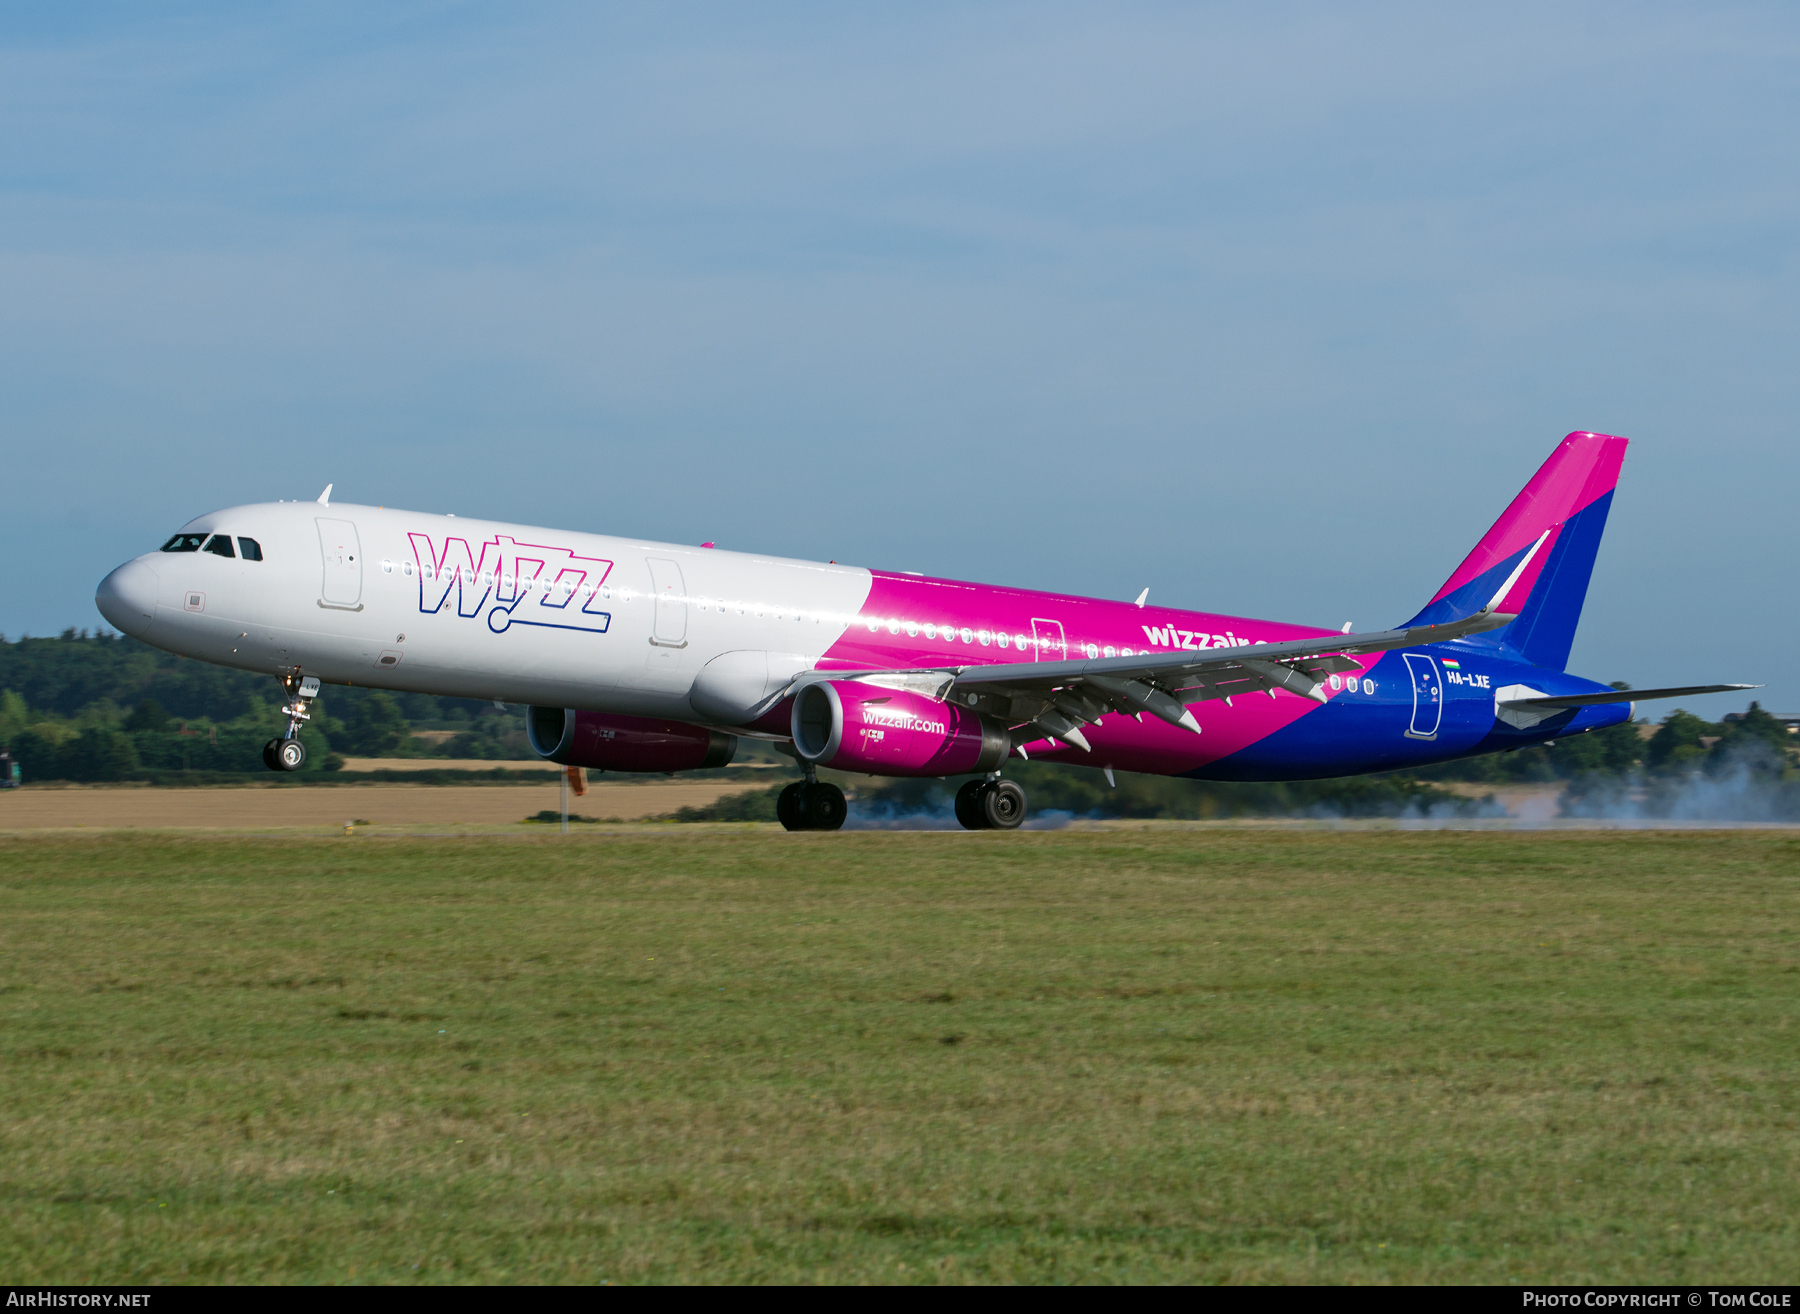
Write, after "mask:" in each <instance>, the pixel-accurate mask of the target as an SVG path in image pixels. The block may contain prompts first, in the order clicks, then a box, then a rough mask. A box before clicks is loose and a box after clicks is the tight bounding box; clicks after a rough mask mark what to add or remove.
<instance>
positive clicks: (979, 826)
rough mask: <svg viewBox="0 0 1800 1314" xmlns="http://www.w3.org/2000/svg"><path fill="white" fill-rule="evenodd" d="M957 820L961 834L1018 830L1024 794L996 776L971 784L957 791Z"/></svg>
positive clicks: (1013, 783) (1016, 783)
mask: <svg viewBox="0 0 1800 1314" xmlns="http://www.w3.org/2000/svg"><path fill="white" fill-rule="evenodd" d="M956 819H957V820H958V821H960V822H961V823H962V826H963V829H964V830H1017V829H1018V827H1019V823H1020V822H1022V821H1024V820H1025V791H1024V790H1023V789H1021V788H1020V787H1019V784H1018V782H1017V781H1014V780H1002V779H1000V778H999V777H998V776H990V777H988V778H987V779H986V780H971V781H969V782H968V783H966V784H965V785H963V787H962V788H961V789H959V790H957V791H956Z"/></svg>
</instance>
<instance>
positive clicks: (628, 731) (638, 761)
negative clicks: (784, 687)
mask: <svg viewBox="0 0 1800 1314" xmlns="http://www.w3.org/2000/svg"><path fill="white" fill-rule="evenodd" d="M525 737H526V738H527V739H529V740H530V741H531V749H532V751H533V752H534V753H536V754H537V755H538V756H539V757H541V758H545V759H547V760H549V761H551V762H557V763H560V764H561V765H563V766H578V767H593V768H596V769H598V770H601V771H655V772H659V773H661V772H669V771H695V770H698V769H700V768H702V767H722V766H725V765H726V764H728V763H729V762H730V761H731V759H732V758H733V757H735V756H736V755H737V742H738V741H737V736H736V735H725V734H720V733H719V732H718V731H717V730H703V729H701V728H700V727H699V726H697V725H686V724H684V723H683V722H680V721H665V720H662V719H661V718H659V717H652V716H615V715H613V714H612V713H610V712H581V711H577V710H576V709H575V708H573V707H527V708H526V709H525Z"/></svg>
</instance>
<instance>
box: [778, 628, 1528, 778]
mask: <svg viewBox="0 0 1800 1314" xmlns="http://www.w3.org/2000/svg"><path fill="white" fill-rule="evenodd" d="M1501 596H1504V593H1502V594H1501ZM1512 619H1513V617H1512V615H1511V614H1509V613H1507V612H1496V611H1494V610H1492V606H1491V604H1490V606H1489V607H1486V608H1483V609H1482V610H1481V611H1479V612H1477V613H1475V614H1474V615H1473V616H1466V617H1464V618H1463V619H1461V620H1456V621H1448V622H1446V623H1444V624H1442V625H1416V626H1413V627H1411V628H1409V629H1404V630H1382V631H1380V632H1378V633H1372V634H1333V635H1327V636H1325V637H1323V638H1317V639H1296V640H1292V641H1290V642H1287V643H1257V644H1245V645H1241V646H1239V647H1235V648H1207V649H1202V650H1198V651H1195V652H1192V653H1189V652H1188V651H1186V650H1183V651H1181V652H1161V653H1136V654H1133V655H1132V656H1130V657H1095V658H1089V659H1086V660H1076V661H1060V662H1009V663H1003V664H999V665H992V666H955V667H940V668H936V669H923V670H886V671H808V672H806V673H805V674H803V675H801V676H800V677H798V678H797V679H796V680H795V682H794V684H793V685H791V686H789V690H791V689H794V688H798V687H799V686H800V685H803V684H811V683H815V682H817V681H820V680H861V681H863V682H864V683H868V684H875V685H880V686H883V687H890V688H896V689H909V690H912V691H914V692H917V693H923V694H927V695H929V696H931V697H934V698H941V699H944V700H945V701H947V702H953V703H957V704H959V705H961V706H963V707H967V708H970V709H971V710H973V711H976V712H979V713H981V714H983V715H985V716H992V717H994V718H996V719H997V720H1002V721H1005V722H1006V723H1007V725H1009V726H1014V727H1029V728H1030V729H1032V730H1035V731H1037V732H1038V733H1036V734H1034V735H1032V736H1030V738H1050V737H1054V738H1057V739H1062V740H1066V741H1067V742H1069V743H1071V744H1074V745H1076V746H1077V747H1079V748H1082V749H1087V747H1088V742H1087V739H1086V737H1085V736H1084V735H1083V734H1082V732H1081V727H1082V726H1083V725H1085V724H1091V723H1093V722H1095V721H1097V720H1099V719H1100V718H1101V717H1102V716H1104V715H1105V714H1106V713H1108V712H1115V711H1116V712H1123V713H1125V714H1127V715H1132V716H1138V715H1141V714H1142V713H1144V712H1149V713H1150V714H1151V715H1152V716H1156V717H1160V718H1161V719H1162V720H1164V721H1167V722H1169V723H1170V724H1171V725H1178V726H1182V727H1184V728H1186V729H1188V730H1191V731H1193V732H1194V733H1195V734H1199V733H1200V723H1199V722H1198V721H1196V720H1195V719H1194V714H1193V713H1192V712H1190V711H1188V709H1187V704H1189V703H1198V702H1205V701H1206V700H1208V699H1212V698H1223V699H1225V700H1226V703H1227V705H1229V703H1230V700H1231V699H1232V698H1234V697H1236V696H1238V695H1240V694H1249V693H1266V694H1268V695H1269V697H1271V698H1273V697H1274V696H1275V691H1276V690H1277V689H1287V690H1289V691H1290V692H1292V693H1297V694H1301V695H1303V696H1306V697H1310V698H1315V699H1317V700H1318V701H1319V702H1324V701H1325V695H1324V693H1323V692H1322V691H1321V690H1320V688H1319V684H1320V682H1321V681H1322V680H1324V679H1325V678H1326V677H1327V676H1329V675H1332V674H1334V673H1336V672H1339V671H1351V670H1356V669H1358V664H1357V663H1356V662H1353V661H1351V660H1350V656H1351V655H1353V654H1359V653H1370V652H1385V651H1387V650H1388V649H1390V648H1411V647H1416V646H1417V645H1419V644H1425V643H1444V642H1447V641H1448V640H1451V639H1460V638H1462V637H1464V636H1465V635H1469V634H1480V633H1482V632H1484V631H1486V630H1492V629H1498V628H1499V627H1500V626H1502V625H1505V624H1507V623H1508V622H1510V621H1511V620H1512ZM789 690H783V691H782V693H783V695H785V694H786V693H787V692H788V691H789ZM778 696H780V695H778ZM1025 742H1029V738H1028V739H1027V740H1026V741H1025Z"/></svg>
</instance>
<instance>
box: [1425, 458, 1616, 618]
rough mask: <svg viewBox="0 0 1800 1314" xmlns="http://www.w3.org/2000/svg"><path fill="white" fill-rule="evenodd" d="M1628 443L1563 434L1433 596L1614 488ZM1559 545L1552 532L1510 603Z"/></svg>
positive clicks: (1451, 590)
mask: <svg viewBox="0 0 1800 1314" xmlns="http://www.w3.org/2000/svg"><path fill="white" fill-rule="evenodd" d="M1628 445H1629V440H1628V439H1625V438H1620V437H1617V436H1615V435H1612V434H1603V433H1572V434H1570V435H1569V436H1568V437H1566V438H1564V439H1563V440H1562V443H1561V445H1560V446H1558V447H1557V449H1556V451H1555V452H1553V453H1552V454H1551V456H1550V459H1549V460H1548V461H1545V462H1544V464H1543V465H1542V466H1540V467H1539V468H1538V472H1537V473H1536V474H1535V475H1533V476H1532V477H1531V482H1530V483H1528V484H1526V485H1525V487H1524V489H1523V490H1521V492H1520V493H1519V495H1518V496H1517V497H1515V498H1514V499H1513V501H1512V505H1511V506H1509V507H1507V508H1506V510H1505V511H1504V512H1503V513H1502V514H1501V516H1500V518H1499V519H1498V520H1496V521H1495V522H1494V525H1493V528H1491V529H1489V530H1488V532H1487V533H1486V534H1485V535H1484V536H1483V537H1482V539H1481V541H1480V542H1479V543H1477V544H1476V545H1475V548H1474V550H1473V551H1472V552H1470V553H1469V555H1468V556H1467V557H1465V558H1464V559H1463V563H1462V565H1460V566H1458V567H1457V568H1456V571H1455V573H1453V574H1452V575H1451V576H1450V578H1449V579H1447V580H1445V581H1444V586H1443V587H1442V588H1441V589H1439V590H1438V591H1437V593H1436V594H1434V595H1433V596H1432V599H1431V600H1432V601H1433V602H1436V601H1438V600H1439V599H1440V598H1443V597H1445V596H1446V595H1447V594H1450V593H1454V592H1455V591H1456V590H1457V589H1459V588H1461V587H1462V586H1463V585H1464V584H1467V583H1468V582H1469V581H1470V580H1472V579H1474V578H1475V577H1476V576H1478V575H1481V574H1484V573H1485V572H1487V571H1489V570H1492V569H1493V568H1494V567H1495V566H1496V565H1498V564H1499V563H1500V562H1502V561H1505V560H1506V559H1507V558H1508V557H1511V556H1513V555H1515V554H1517V553H1519V552H1523V551H1524V550H1525V549H1526V548H1528V547H1530V546H1531V545H1532V544H1533V543H1535V542H1536V541H1537V540H1538V539H1539V538H1540V537H1542V536H1543V533H1544V531H1545V530H1546V529H1551V528H1553V527H1556V526H1559V525H1561V524H1562V523H1563V522H1564V521H1566V520H1568V519H1569V518H1570V517H1571V516H1573V515H1575V514H1576V513H1577V512H1579V511H1581V510H1583V509H1585V508H1586V507H1588V506H1590V505H1591V504H1592V503H1594V502H1595V501H1597V500H1598V499H1599V498H1602V497H1604V496H1605V495H1606V494H1607V493H1609V492H1611V491H1612V490H1613V488H1614V487H1615V486H1616V485H1617V484H1618V482H1619V468H1620V466H1622V465H1623V464H1624V461H1625V448H1626V447H1627V446H1628ZM1554 543H1555V536H1554V535H1552V537H1551V540H1550V542H1547V543H1545V544H1544V547H1543V548H1542V549H1540V550H1539V552H1538V555H1537V557H1536V558H1535V559H1534V560H1533V561H1532V563H1531V566H1530V568H1529V569H1528V570H1527V571H1526V572H1525V574H1524V576H1522V577H1521V578H1520V579H1519V582H1518V584H1517V585H1516V586H1515V587H1514V589H1513V597H1512V599H1511V601H1515V602H1516V601H1519V600H1520V599H1523V598H1525V597H1527V596H1529V595H1530V592H1531V586H1532V585H1533V584H1535V583H1536V582H1537V576H1538V572H1539V571H1541V570H1542V569H1543V565H1544V562H1545V561H1547V560H1548V559H1549V555H1550V552H1549V550H1550V548H1551V547H1552V546H1553V545H1554Z"/></svg>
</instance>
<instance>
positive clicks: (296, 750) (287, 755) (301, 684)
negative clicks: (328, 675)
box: [262, 671, 319, 771]
mask: <svg viewBox="0 0 1800 1314" xmlns="http://www.w3.org/2000/svg"><path fill="white" fill-rule="evenodd" d="M281 687H282V688H283V689H284V690H286V692H287V695H288V701H287V702H286V703H284V704H283V705H282V708H281V713H282V715H283V716H285V717H287V719H288V723H287V733H286V734H285V735H283V736H282V737H281V738H280V739H271V740H270V741H269V742H268V743H266V744H264V745H263V751H262V760H263V765H264V766H266V767H268V768H269V770H271V771H298V770H299V769H300V768H301V767H303V766H305V765H306V747H305V745H303V744H302V743H301V742H300V723H301V722H302V721H310V720H312V704H313V699H315V698H317V697H318V696H319V677H318V676H316V675H308V676H304V677H302V676H301V675H300V673H299V672H297V671H295V672H291V673H289V674H288V675H286V676H283V677H282V681H281Z"/></svg>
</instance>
